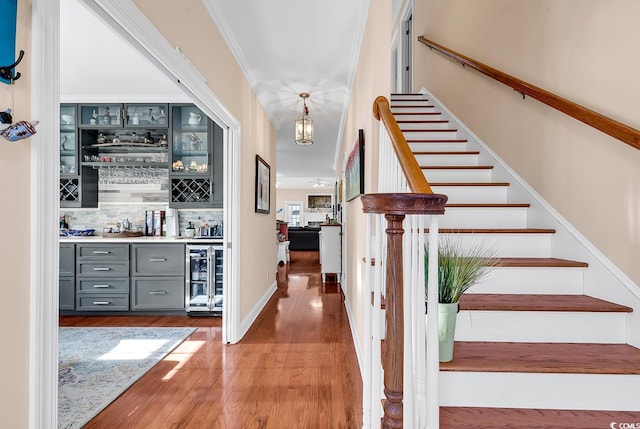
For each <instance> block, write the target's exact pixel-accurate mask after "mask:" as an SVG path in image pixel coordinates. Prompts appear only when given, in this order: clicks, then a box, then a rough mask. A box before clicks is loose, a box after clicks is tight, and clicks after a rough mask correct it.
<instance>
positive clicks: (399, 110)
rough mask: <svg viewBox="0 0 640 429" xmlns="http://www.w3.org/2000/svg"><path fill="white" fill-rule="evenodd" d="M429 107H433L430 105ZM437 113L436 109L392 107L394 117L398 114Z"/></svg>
mask: <svg viewBox="0 0 640 429" xmlns="http://www.w3.org/2000/svg"><path fill="white" fill-rule="evenodd" d="M427 105H429V106H431V105H430V104H428V103H427ZM435 111H436V108H435V107H392V108H391V113H393V114H394V115H395V114H396V113H431V112H435ZM438 113H440V112H438Z"/></svg>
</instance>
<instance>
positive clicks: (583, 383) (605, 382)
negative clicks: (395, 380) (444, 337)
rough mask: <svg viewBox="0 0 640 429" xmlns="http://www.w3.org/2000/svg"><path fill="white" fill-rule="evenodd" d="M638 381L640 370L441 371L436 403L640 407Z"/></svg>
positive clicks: (547, 407)
mask: <svg viewBox="0 0 640 429" xmlns="http://www.w3.org/2000/svg"><path fill="white" fill-rule="evenodd" d="M455 356H456V355H455V349H454V351H453V359H454V360H455ZM639 385H640V375H606V374H530V373H504V372H485V373H481V372H452V371H440V405H441V406H464V407H501V408H540V409H565V410H626V411H640V401H638V386H639ZM488 386H491V388H488Z"/></svg>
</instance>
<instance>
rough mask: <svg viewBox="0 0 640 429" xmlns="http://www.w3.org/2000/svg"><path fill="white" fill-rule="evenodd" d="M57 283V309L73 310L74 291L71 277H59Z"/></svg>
mask: <svg viewBox="0 0 640 429" xmlns="http://www.w3.org/2000/svg"><path fill="white" fill-rule="evenodd" d="M58 284H59V289H58V309H60V310H75V308H76V293H75V284H74V280H73V277H60V281H59V283H58Z"/></svg>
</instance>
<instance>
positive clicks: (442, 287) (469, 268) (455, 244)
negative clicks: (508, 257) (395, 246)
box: [424, 236, 498, 304]
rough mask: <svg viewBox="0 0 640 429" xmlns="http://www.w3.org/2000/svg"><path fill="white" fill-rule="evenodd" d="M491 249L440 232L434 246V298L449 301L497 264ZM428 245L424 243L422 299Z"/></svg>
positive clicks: (452, 301)
mask: <svg viewBox="0 0 640 429" xmlns="http://www.w3.org/2000/svg"><path fill="white" fill-rule="evenodd" d="M494 254H495V251H494V250H493V249H492V248H490V247H487V246H484V245H482V244H481V243H472V244H468V245H466V244H464V243H463V242H462V241H453V240H451V239H449V238H444V237H442V236H441V238H440V242H439V248H438V302H439V303H448V304H453V303H456V302H458V301H459V300H460V297H461V296H462V294H463V293H465V292H466V291H467V290H468V289H469V288H470V287H471V286H473V285H474V284H476V283H478V282H479V281H480V280H482V279H483V278H484V277H485V276H486V275H487V274H488V273H489V271H490V270H491V269H492V268H493V267H495V266H497V265H498V259H497V258H496V257H495V256H494ZM428 268H429V248H428V245H425V255H424V271H425V300H426V296H427V295H426V293H427V284H428V280H429V270H428Z"/></svg>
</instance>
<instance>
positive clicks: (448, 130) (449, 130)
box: [402, 128, 458, 133]
mask: <svg viewBox="0 0 640 429" xmlns="http://www.w3.org/2000/svg"><path fill="white" fill-rule="evenodd" d="M402 132H403V133H457V132H458V130H456V129H453V128H421V129H415V130H402Z"/></svg>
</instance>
